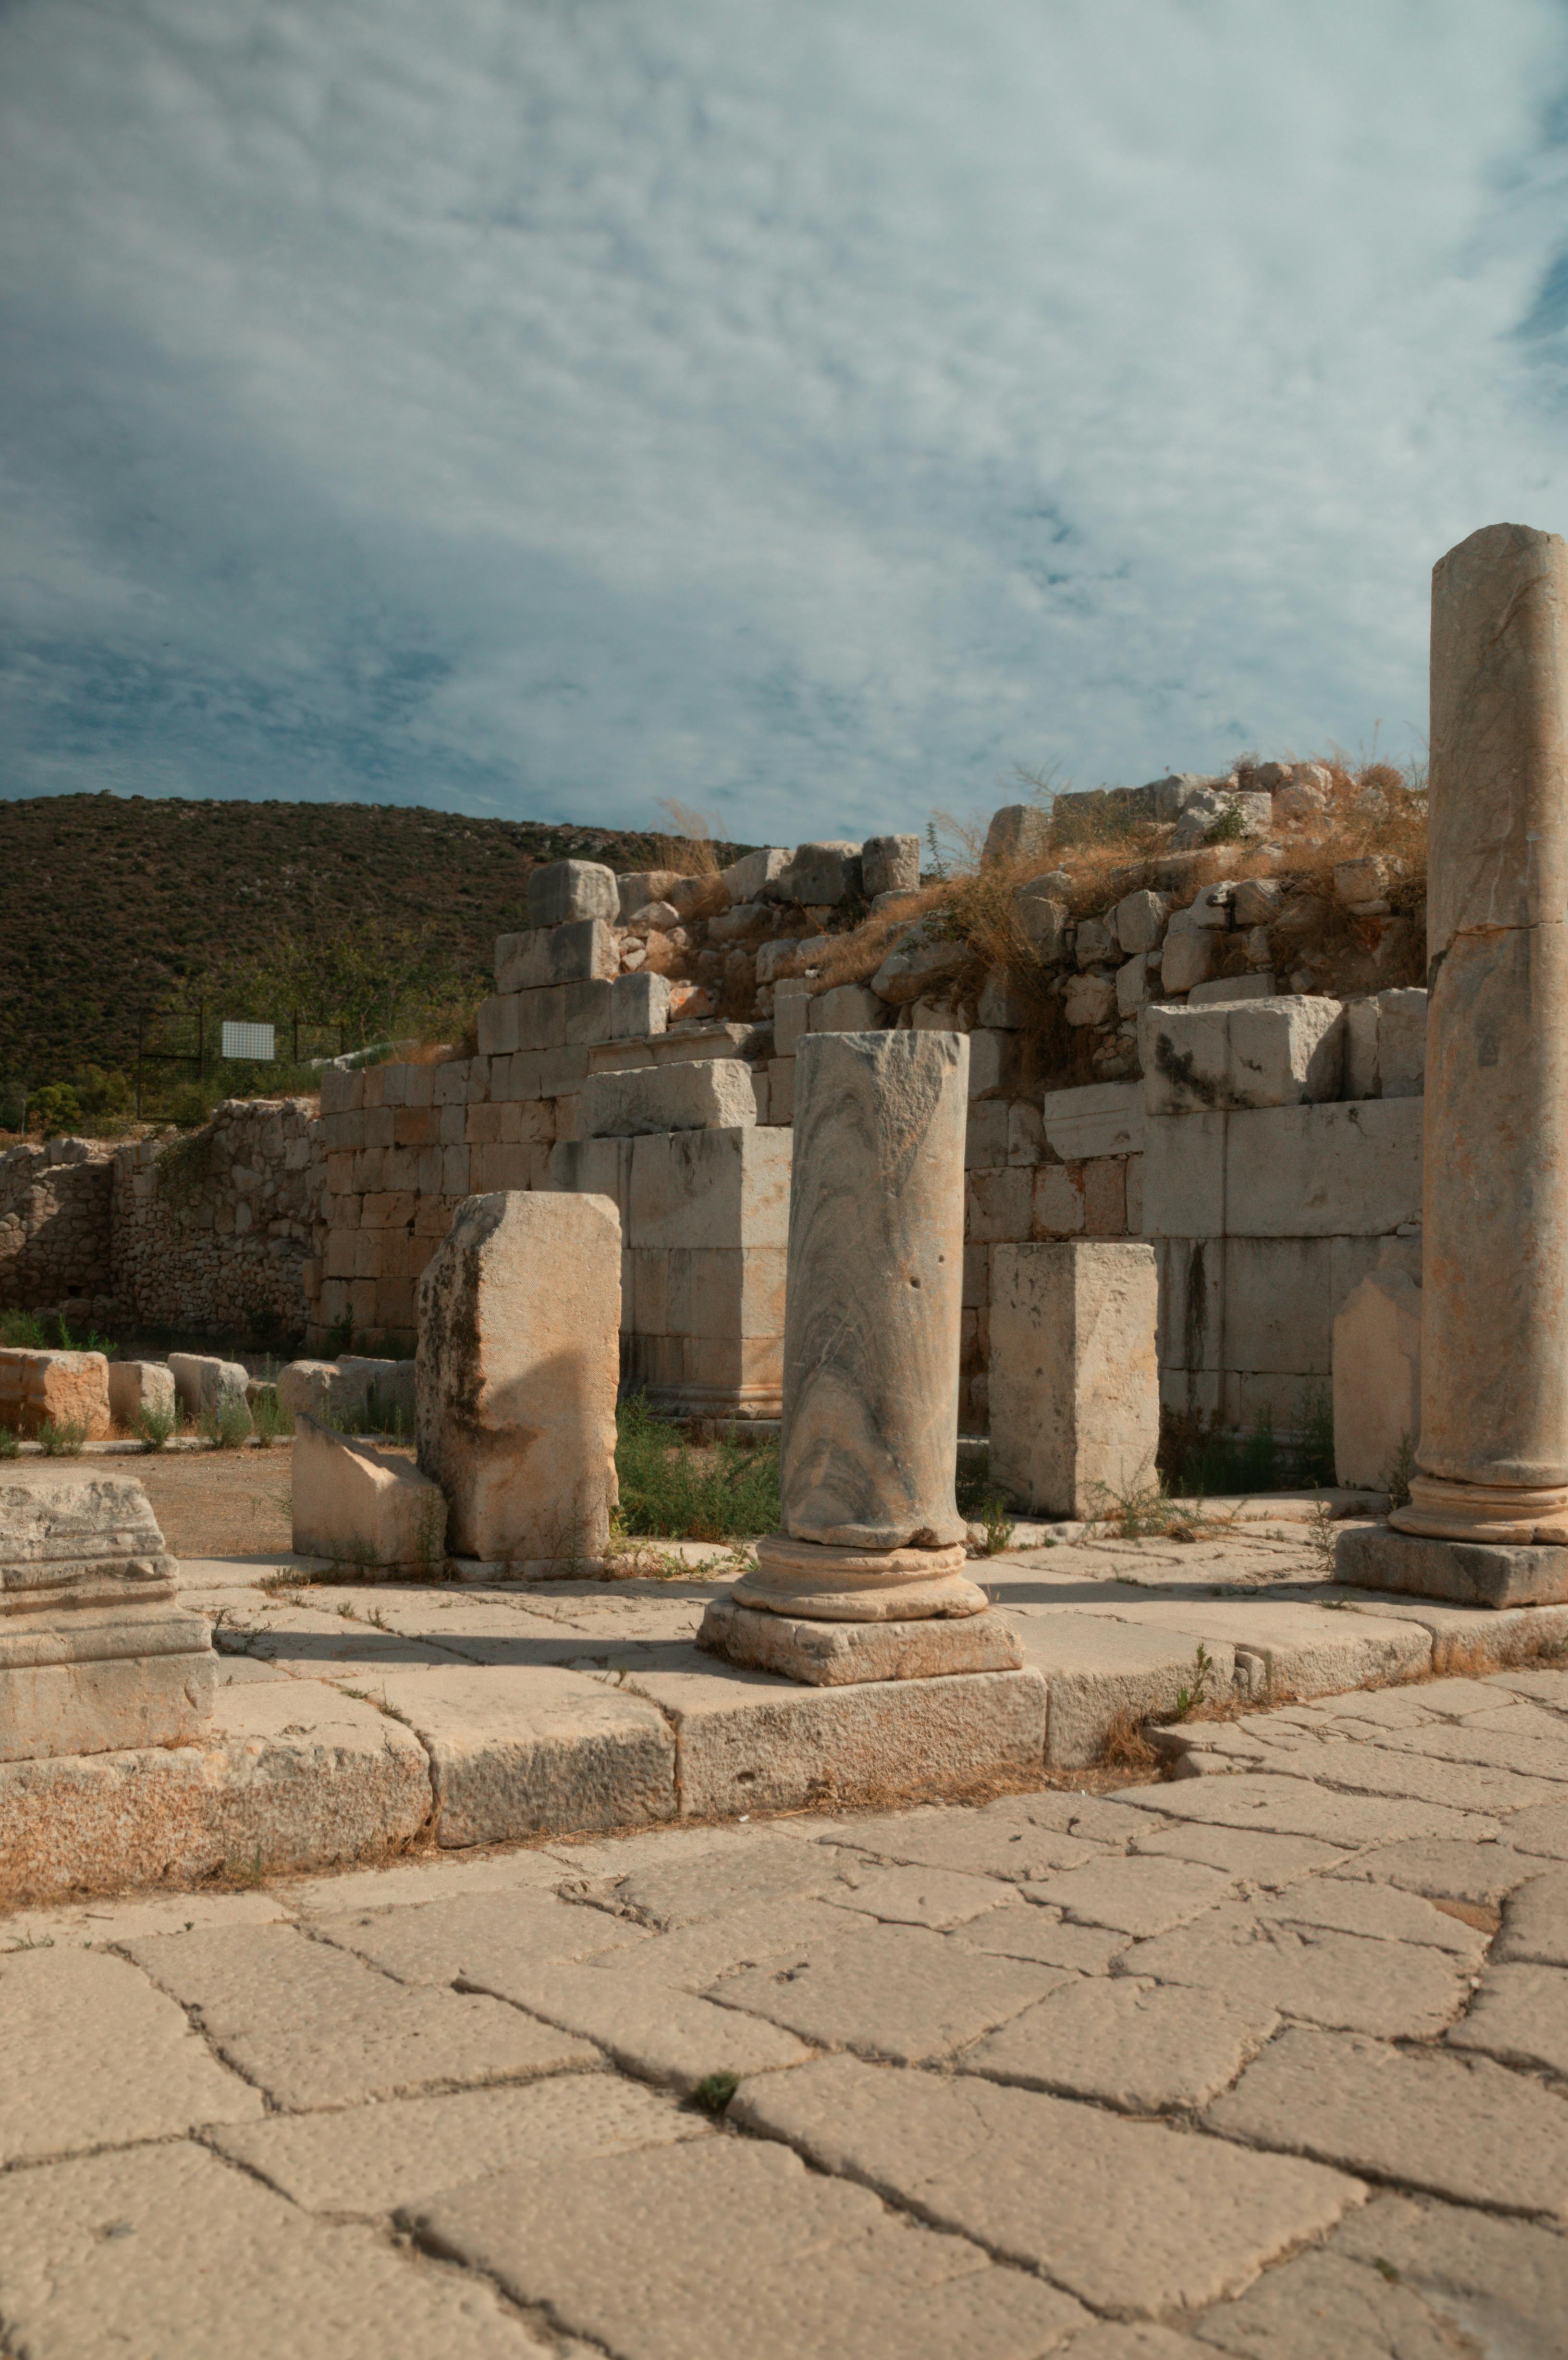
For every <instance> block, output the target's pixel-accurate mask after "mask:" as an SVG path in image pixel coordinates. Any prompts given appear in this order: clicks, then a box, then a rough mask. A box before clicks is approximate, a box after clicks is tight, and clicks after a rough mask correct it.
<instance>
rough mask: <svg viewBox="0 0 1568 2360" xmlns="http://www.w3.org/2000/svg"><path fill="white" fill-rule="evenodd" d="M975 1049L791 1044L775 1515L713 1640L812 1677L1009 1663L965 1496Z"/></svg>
mask: <svg viewBox="0 0 1568 2360" xmlns="http://www.w3.org/2000/svg"><path fill="white" fill-rule="evenodd" d="M968 1065H969V1043H968V1042H967V1041H966V1040H965V1039H964V1036H963V1035H962V1034H960V1033H953V1032H823V1033H811V1034H808V1035H807V1036H806V1037H805V1038H804V1039H803V1040H802V1041H801V1043H800V1049H799V1052H798V1054H797V1062H796V1075H795V1124H794V1131H795V1149H794V1165H793V1172H792V1176H791V1181H790V1194H789V1269H788V1280H787V1293H786V1301H785V1315H784V1425H783V1448H782V1490H783V1509H784V1514H783V1524H784V1529H783V1531H782V1532H780V1533H774V1534H770V1535H768V1536H767V1538H765V1539H764V1540H762V1541H761V1542H759V1543H758V1545H757V1566H758V1569H757V1573H756V1574H755V1575H749V1574H748V1575H746V1576H745V1577H744V1578H743V1579H741V1580H740V1581H738V1582H737V1583H736V1584H735V1588H734V1590H732V1592H731V1593H730V1596H729V1597H728V1598H727V1599H724V1600H717V1601H714V1602H713V1605H711V1606H710V1607H709V1609H708V1611H707V1613H706V1615H705V1616H704V1618H703V1623H702V1633H701V1636H700V1644H702V1645H703V1646H706V1647H708V1648H710V1649H711V1650H712V1651H713V1653H714V1654H717V1655H724V1656H727V1657H728V1658H729V1660H730V1661H731V1662H733V1663H742V1664H748V1665H751V1666H755V1667H757V1668H759V1669H765V1670H769V1671H779V1672H783V1673H785V1674H786V1675H787V1676H788V1677H790V1678H794V1679H800V1680H807V1681H811V1682H812V1683H814V1684H816V1685H819V1686H834V1685H838V1684H840V1683H842V1682H845V1681H850V1680H874V1679H910V1678H920V1677H928V1676H930V1675H932V1674H936V1673H944V1672H959V1671H964V1672H967V1671H1006V1670H1013V1669H1016V1668H1017V1666H1018V1664H1019V1663H1020V1662H1021V1660H1022V1659H1021V1656H1020V1655H1019V1652H1018V1647H1017V1644H1016V1643H1015V1642H1014V1640H1013V1638H1012V1636H1011V1633H1009V1632H1007V1629H1006V1627H1005V1626H1004V1625H1003V1624H1002V1623H1001V1622H999V1620H998V1618H997V1617H996V1615H995V1614H994V1613H992V1612H990V1610H989V1608H988V1606H987V1604H986V1601H985V1593H984V1592H983V1591H982V1590H978V1589H976V1587H975V1584H974V1583H973V1582H972V1581H970V1580H968V1579H967V1578H966V1577H965V1575H964V1556H965V1551H964V1520H963V1518H962V1517H961V1516H960V1514H959V1513H958V1509H957V1505H956V1502H955V1501H954V1498H953V1474H954V1470H955V1467H956V1462H957V1446H958V1374H959V1327H960V1319H961V1310H962V1299H963V1286H964V1123H965V1119H966V1114H967V1098H968V1092H967V1083H968Z"/></svg>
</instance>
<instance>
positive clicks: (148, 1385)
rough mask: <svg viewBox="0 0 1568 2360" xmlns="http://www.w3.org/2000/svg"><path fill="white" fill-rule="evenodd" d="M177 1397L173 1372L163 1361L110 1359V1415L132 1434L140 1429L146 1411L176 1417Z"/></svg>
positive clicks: (155, 1414)
mask: <svg viewBox="0 0 1568 2360" xmlns="http://www.w3.org/2000/svg"><path fill="white" fill-rule="evenodd" d="M177 1399H178V1396H177V1395H176V1393H175V1390H174V1374H173V1371H172V1370H170V1369H169V1368H167V1367H166V1366H165V1364H164V1363H163V1361H161V1360H111V1361H110V1363H109V1414H110V1415H111V1416H112V1417H113V1419H114V1424H115V1425H116V1426H124V1427H125V1429H126V1431H127V1432H128V1433H131V1434H135V1433H136V1431H137V1430H138V1427H139V1424H140V1419H141V1415H142V1412H143V1411H144V1410H146V1411H147V1413H148V1414H149V1415H152V1416H155V1417H174V1416H175V1415H177V1414H178V1413H177V1408H176V1403H177Z"/></svg>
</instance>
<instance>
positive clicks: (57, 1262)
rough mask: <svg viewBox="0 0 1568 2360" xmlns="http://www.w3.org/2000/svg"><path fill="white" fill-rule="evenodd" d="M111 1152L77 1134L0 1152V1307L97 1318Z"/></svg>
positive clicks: (105, 1304)
mask: <svg viewBox="0 0 1568 2360" xmlns="http://www.w3.org/2000/svg"><path fill="white" fill-rule="evenodd" d="M111 1195H112V1151H111V1150H110V1149H109V1148H107V1147H104V1146H102V1145H100V1144H98V1143H96V1142H93V1141H90V1140H85V1139H51V1140H49V1142H48V1143H47V1144H46V1145H43V1146H39V1147H32V1146H27V1145H22V1146H17V1147H12V1148H8V1149H7V1150H6V1151H5V1153H4V1154H3V1155H0V1309H4V1310H7V1311H9V1310H27V1311H63V1312H64V1313H65V1314H66V1316H67V1317H71V1318H77V1319H87V1318H104V1317H107V1316H108V1313H109V1308H110V1300H109V1299H110V1296H111V1295H112V1293H113V1280H112V1277H111V1268H112V1247H111V1237H110V1200H111Z"/></svg>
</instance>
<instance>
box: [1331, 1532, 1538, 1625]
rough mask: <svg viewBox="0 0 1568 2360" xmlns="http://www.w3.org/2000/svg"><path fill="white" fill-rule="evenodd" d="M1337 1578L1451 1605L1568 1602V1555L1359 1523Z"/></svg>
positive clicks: (1342, 1541) (1346, 1539)
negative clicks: (1433, 1599)
mask: <svg viewBox="0 0 1568 2360" xmlns="http://www.w3.org/2000/svg"><path fill="white" fill-rule="evenodd" d="M1401 1513H1402V1512H1401ZM1334 1579H1335V1580H1336V1581H1343V1582H1345V1583H1347V1584H1348V1585H1350V1586H1351V1587H1352V1588H1354V1589H1357V1590H1397V1591H1400V1592H1402V1593H1403V1594H1404V1595H1405V1596H1406V1597H1411V1598H1435V1599H1441V1600H1443V1602H1444V1603H1445V1604H1447V1605H1451V1606H1557V1605H1562V1604H1563V1603H1564V1602H1565V1601H1568V1548H1564V1547H1562V1546H1552V1545H1551V1544H1546V1545H1543V1546H1525V1545H1521V1544H1517V1543H1516V1544H1509V1543H1507V1542H1497V1541H1475V1540H1454V1539H1451V1538H1449V1537H1447V1536H1446V1535H1441V1536H1440V1535H1429V1534H1425V1533H1419V1532H1417V1533H1412V1532H1410V1531H1409V1530H1405V1531H1390V1530H1389V1528H1388V1526H1387V1525H1384V1524H1357V1525H1353V1526H1352V1527H1351V1528H1350V1529H1349V1530H1348V1531H1345V1532H1342V1533H1341V1534H1340V1535H1339V1537H1338V1540H1337V1541H1336V1542H1335V1544H1334Z"/></svg>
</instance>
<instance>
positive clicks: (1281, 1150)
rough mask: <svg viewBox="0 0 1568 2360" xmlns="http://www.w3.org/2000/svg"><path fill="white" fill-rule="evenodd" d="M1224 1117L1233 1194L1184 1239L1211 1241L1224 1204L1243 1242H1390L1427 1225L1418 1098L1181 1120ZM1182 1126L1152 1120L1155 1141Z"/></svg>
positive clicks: (1192, 1118) (1228, 1185)
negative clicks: (1209, 1233)
mask: <svg viewBox="0 0 1568 2360" xmlns="http://www.w3.org/2000/svg"><path fill="white" fill-rule="evenodd" d="M1215 1120H1218V1121H1220V1122H1222V1123H1223V1125H1224V1140H1225V1178H1224V1184H1223V1185H1224V1187H1225V1196H1224V1198H1223V1199H1220V1198H1217V1197H1216V1198H1211V1199H1210V1200H1209V1218H1208V1219H1207V1220H1206V1221H1204V1222H1202V1223H1200V1224H1199V1225H1198V1226H1197V1227H1195V1228H1192V1229H1187V1230H1186V1231H1185V1232H1181V1231H1178V1232H1176V1234H1178V1235H1181V1234H1185V1235H1187V1236H1189V1237H1191V1236H1202V1235H1203V1234H1204V1232H1205V1230H1207V1229H1210V1228H1211V1227H1212V1225H1213V1213H1214V1206H1215V1204H1217V1203H1219V1202H1222V1201H1223V1203H1224V1204H1225V1221H1226V1227H1227V1228H1228V1229H1229V1230H1230V1232H1231V1234H1232V1235H1233V1236H1238V1237H1257V1238H1323V1237H1375V1238H1383V1237H1388V1235H1390V1234H1391V1232H1392V1231H1394V1230H1395V1229H1400V1228H1403V1227H1405V1226H1407V1225H1408V1224H1410V1223H1411V1222H1419V1221H1420V1219H1421V1100H1420V1099H1419V1098H1382V1099H1374V1100H1372V1101H1371V1102H1370V1103H1369V1104H1356V1105H1345V1106H1298V1107H1279V1108H1268V1109H1259V1110H1258V1111H1254V1112H1250V1113H1238V1114H1229V1115H1225V1116H1222V1117H1217V1118H1216V1117H1214V1116H1198V1115H1188V1116H1185V1117H1183V1118H1181V1121H1182V1123H1183V1124H1185V1125H1188V1126H1190V1125H1192V1124H1193V1123H1196V1122H1199V1121H1207V1122H1213V1121H1215ZM1175 1127H1176V1126H1175V1125H1174V1124H1168V1123H1164V1122H1159V1123H1157V1122H1151V1123H1150V1124H1149V1134H1148V1136H1149V1142H1150V1144H1152V1142H1153V1139H1154V1136H1155V1133H1156V1132H1157V1131H1163V1130H1166V1129H1168V1128H1169V1129H1173V1128H1175ZM1144 1178H1145V1188H1146V1191H1147V1188H1148V1185H1149V1174H1148V1173H1147V1172H1146V1173H1145V1175H1144ZM1145 1201H1146V1204H1147V1201H1148V1199H1147V1195H1146V1198H1145Z"/></svg>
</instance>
